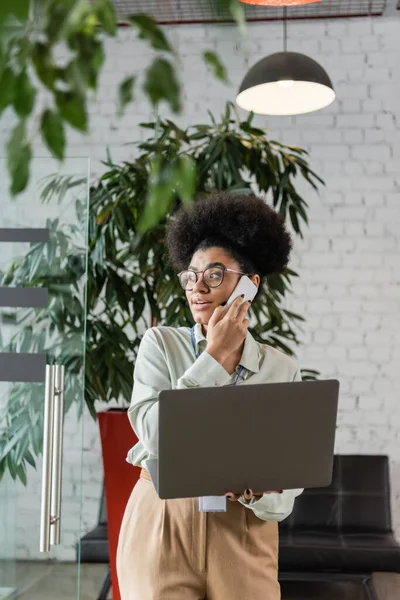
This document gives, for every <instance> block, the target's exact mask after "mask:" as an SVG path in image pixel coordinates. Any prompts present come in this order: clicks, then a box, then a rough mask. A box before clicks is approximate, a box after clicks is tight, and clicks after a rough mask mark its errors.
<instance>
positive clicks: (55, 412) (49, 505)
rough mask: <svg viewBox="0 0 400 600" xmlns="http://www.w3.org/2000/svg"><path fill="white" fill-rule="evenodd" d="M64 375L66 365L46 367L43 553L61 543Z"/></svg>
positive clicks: (41, 535) (42, 517)
mask: <svg viewBox="0 0 400 600" xmlns="http://www.w3.org/2000/svg"><path fill="white" fill-rule="evenodd" d="M64 375H65V367H64V366H62V365H46V384H45V401H44V423H43V473H42V506H41V515H40V552H49V551H50V545H56V544H59V543H60V518H61V475H62V451H63V423H64Z"/></svg>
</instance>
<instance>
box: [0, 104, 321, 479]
mask: <svg viewBox="0 0 400 600" xmlns="http://www.w3.org/2000/svg"><path fill="white" fill-rule="evenodd" d="M143 127H145V128H146V129H147V130H148V131H149V133H150V137H149V139H148V140H147V141H146V142H143V143H140V144H138V156H137V158H136V159H135V160H134V161H133V162H129V163H128V162H126V163H123V164H122V165H115V164H113V163H112V160H111V158H110V157H109V158H108V162H107V171H106V173H105V174H104V175H103V176H102V177H101V178H100V180H99V181H98V182H97V183H96V184H95V185H93V186H92V188H91V190H90V212H89V261H88V279H87V347H86V372H85V394H86V397H85V400H86V404H87V407H88V409H89V411H90V412H91V414H92V415H93V416H94V417H95V402H96V400H103V401H106V402H108V401H110V400H122V401H125V402H127V401H129V398H130V394H131V388H132V365H133V363H134V360H135V356H136V352H137V349H138V346H139V344H140V340H141V334H142V333H143V332H144V330H145V329H146V328H148V327H151V326H155V325H157V324H163V325H167V326H176V325H178V324H179V325H189V324H191V323H192V319H191V314H190V310H189V308H188V306H187V303H186V298H185V295H184V293H183V292H182V290H181V288H180V286H179V284H178V280H177V277H176V274H175V273H174V271H173V270H172V269H171V267H170V266H169V264H168V260H167V254H166V248H165V244H164V238H165V225H166V223H167V221H168V219H170V218H171V216H172V215H173V213H174V211H175V210H176V208H177V207H178V206H180V204H181V203H182V202H186V201H189V200H190V198H191V196H192V195H194V193H206V194H207V193H209V192H211V191H212V190H215V189H217V190H230V191H232V192H234V191H238V192H239V191H240V192H243V191H245V192H251V191H252V189H254V190H255V191H257V192H259V193H265V194H266V198H267V200H268V202H269V203H270V204H271V205H272V206H274V207H275V208H276V209H277V210H278V211H279V212H281V213H282V215H283V216H284V217H285V219H286V220H287V222H288V223H290V225H291V227H292V228H293V230H294V232H295V234H296V235H299V236H302V231H303V228H304V226H305V225H306V224H307V203H306V201H305V200H304V199H303V198H302V197H301V196H300V195H299V194H298V192H297V191H296V188H295V181H294V180H295V178H296V177H302V178H304V179H306V180H307V181H308V182H309V183H310V185H311V186H313V187H314V188H316V187H317V185H318V184H319V183H322V181H321V179H320V178H319V177H318V176H317V175H316V174H315V173H314V172H313V171H312V170H311V169H310V167H309V165H308V162H307V158H306V152H305V151H304V150H302V149H301V148H295V147H291V146H284V145H282V144H281V143H279V142H275V141H272V140H269V139H268V137H267V136H266V134H265V132H264V131H262V130H261V129H258V128H256V127H254V126H253V125H252V117H251V116H250V117H249V118H248V119H247V120H246V121H240V120H239V118H238V117H237V116H233V117H232V107H231V105H228V106H227V108H226V111H225V115H224V116H223V118H222V120H221V122H216V121H215V119H214V118H213V117H212V116H211V123H210V124H205V125H203V124H201V125H194V126H191V127H189V128H188V129H186V130H183V129H181V128H179V127H178V126H177V125H176V124H174V123H173V122H172V121H170V120H165V121H160V122H156V123H153V122H152V123H144V124H143ZM177 164H180V165H181V167H182V168H181V170H180V173H184V177H183V179H182V181H178V179H176V181H175V184H174V186H173V187H171V186H170V185H169V184H168V183H167V184H166V183H165V182H170V181H171V180H174V177H176V172H177V171H176V165H177ZM155 165H156V166H155ZM193 165H195V168H194V169H193ZM78 184H79V181H78V182H76V181H75V180H71V179H65V178H63V177H57V178H55V179H52V180H51V181H50V182H49V183H48V185H47V186H46V187H45V189H44V191H43V201H50V200H52V199H53V200H56V199H58V200H59V199H60V195H61V196H62V194H63V193H65V190H66V189H67V188H68V187H70V186H72V185H78ZM149 198H154V199H155V201H156V207H158V206H160V204H161V203H163V207H162V213H161V216H160V213H159V214H157V213H154V212H153V209H152V207H151V202H150V203H149ZM76 210H77V212H78V214H79V216H80V217H81V218H82V219H83V218H84V215H83V214H82V213H83V210H84V209H83V204H82V202H80V201H79V199H78V200H77V202H76ZM165 213H166V216H164V215H165ZM49 225H50V227H51V241H50V246H49V247H50V248H51V247H53V246H56V247H57V248H58V249H59V251H58V252H54V253H53V254H54V255H55V256H57V258H56V260H58V261H59V264H57V269H56V271H57V273H59V275H57V277H50V278H49V276H48V273H49V265H48V264H46V260H47V259H46V258H43V260H42V261H39V262H37V264H36V268H33V267H32V263H33V262H34V261H35V252H36V253H40V252H41V253H43V248H39V247H37V248H36V250H35V248H33V249H32V251H31V252H30V253H29V254H28V255H27V256H25V257H23V258H22V259H21V260H20V261H17V262H14V263H13V265H12V266H11V268H10V269H9V271H8V272H7V273H6V275H5V277H4V280H3V284H5V285H16V284H18V282H19V283H21V282H25V285H32V286H43V287H47V288H48V289H49V294H50V306H51V310H50V311H49V312H47V311H45V310H44V311H41V312H39V313H34V312H33V311H27V312H26V313H25V315H24V321H23V322H21V323H20V327H19V331H18V333H17V334H16V336H15V338H14V339H13V340H12V342H11V344H12V347H13V348H14V349H15V348H21V345H23V346H24V349H25V351H28V350H29V348H31V349H33V350H36V351H37V350H42V351H43V350H46V349H47V351H48V352H49V354H50V356H55V353H56V352H57V348H58V347H62V348H63V354H62V356H61V360H63V361H64V363H66V364H67V365H68V366H69V369H70V370H72V372H73V373H74V374H75V378H76V380H74V378H72V379H71V384H70V385H71V386H74V385H75V386H76V385H79V381H81V380H79V377H82V369H83V361H82V360H83V357H82V356H79V355H78V354H77V353H76V352H74V332H75V331H76V330H78V331H79V330H81V329H82V328H83V322H84V319H85V310H84V306H82V303H81V302H80V300H79V295H78V293H77V290H79V287H80V286H81V285H82V282H83V279H84V275H85V260H84V259H85V252H84V248H81V249H77V250H76V251H75V254H74V255H71V248H72V244H71V236H72V234H73V231H70V230H69V229H65V230H62V231H60V230H59V229H58V228H57V223H50V224H49ZM60 236H61V237H60ZM45 256H47V254H46V255H45ZM296 276H297V275H296V273H295V272H294V271H293V270H290V269H286V270H285V272H284V273H283V274H282V275H274V276H270V277H267V278H266V281H265V290H264V292H265V294H264V295H262V296H261V297H260V300H259V301H258V302H255V303H254V304H253V305H252V313H253V319H254V325H253V327H252V330H251V331H252V333H253V335H254V337H255V338H256V339H257V340H259V341H262V342H266V343H269V344H271V345H272V346H274V347H276V348H279V349H281V350H283V351H285V352H287V353H288V354H293V353H294V351H295V348H296V346H297V345H298V344H299V339H298V331H299V325H300V324H301V322H302V321H303V317H302V316H300V315H298V314H296V313H293V312H290V311H288V310H286V309H285V306H284V303H285V299H286V296H287V294H288V293H289V292H290V284H291V281H292V279H293V278H294V277H296ZM38 329H40V330H45V331H47V334H46V333H42V334H41V335H42V337H40V336H39V337H40V339H39V340H38V335H37V333H36V331H37V330H38ZM48 338H50V339H52V344H51V345H50V346H49V347H45V342H46V339H48ZM61 340H62V344H61ZM66 342H67V343H66ZM58 360H60V357H59V358H58ZM303 377H304V378H305V379H308V378H313V377H315V371H304V372H303ZM68 379H69V378H68ZM67 392H68V394H69V397H70V402H71V401H72V400H71V398H72V399H73V397H74V388H73V387H72V388H71V389H70V390H67ZM38 401H39V400H37V399H36V400H35V399H33V400H32V403H33V404H34V406H40V405H39V404H35V402H38ZM30 404H31V403H30V402H26V398H25V397H23V392H22V391H21V389H20V388H19V387H18V386H15V388H14V389H13V390H12V392H11V394H10V396H9V401H8V407H7V415H6V417H7V428H4V429H3V430H2V431H0V475H1V473H2V472H4V471H5V469H6V468H8V469H9V471H10V472H11V474H12V475H13V476H18V477H20V478H21V479H22V478H23V477H25V470H26V463H29V464H33V463H32V460H33V456H32V452H33V454H36V455H37V454H39V453H40V447H41V445H40V435H41V422H40V417H36V421H31V418H32V417H30V413H29V410H30V406H29V405H30ZM38 412H39V413H40V412H41V411H40V410H39V409H38ZM0 422H1V421H0ZM21 427H22V428H24V429H23V431H24V432H25V433H20V434H19V435H20V436H21V437H18V432H19V431H20V430H21ZM27 436H28V437H29V440H35V445H33V443H31V442H27V441H26V439H27ZM5 449H7V452H5ZM31 450H32V452H31ZM17 459H18V460H17Z"/></svg>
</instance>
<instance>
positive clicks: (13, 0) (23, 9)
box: [0, 0, 30, 24]
mask: <svg viewBox="0 0 400 600" xmlns="http://www.w3.org/2000/svg"><path fill="white" fill-rule="evenodd" d="M29 4H30V2H29V0H1V2H0V24H1V23H2V22H3V21H5V20H6V19H7V17H9V16H10V15H13V16H14V17H16V18H17V19H18V20H19V21H27V20H28V18H29Z"/></svg>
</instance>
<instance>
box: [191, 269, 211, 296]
mask: <svg viewBox="0 0 400 600" xmlns="http://www.w3.org/2000/svg"><path fill="white" fill-rule="evenodd" d="M201 291H203V292H209V291H210V288H209V287H208V285H206V284H205V282H204V273H198V274H197V281H196V283H195V284H194V286H193V289H192V293H194V292H201Z"/></svg>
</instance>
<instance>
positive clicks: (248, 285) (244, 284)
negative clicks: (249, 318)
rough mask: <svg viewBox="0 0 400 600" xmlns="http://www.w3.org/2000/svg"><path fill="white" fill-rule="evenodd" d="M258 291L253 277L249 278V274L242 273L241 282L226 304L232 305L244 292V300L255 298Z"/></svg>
mask: <svg viewBox="0 0 400 600" xmlns="http://www.w3.org/2000/svg"><path fill="white" fill-rule="evenodd" d="M257 292H258V287H257V286H256V285H254V283H253V282H252V281H251V279H249V278H248V277H247V275H242V277H241V278H240V279H239V283H238V284H237V286H236V287H235V289H234V290H233V292H232V294H231V295H230V296H229V300H228V302H227V303H226V306H227V307H228V306H230V305H231V304H232V302H233V301H234V300H235V299H236V298H238V296H241V295H242V294H244V298H243V302H246V301H249V300H254V298H255V295H256V294H257ZM242 304H243V303H242Z"/></svg>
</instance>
